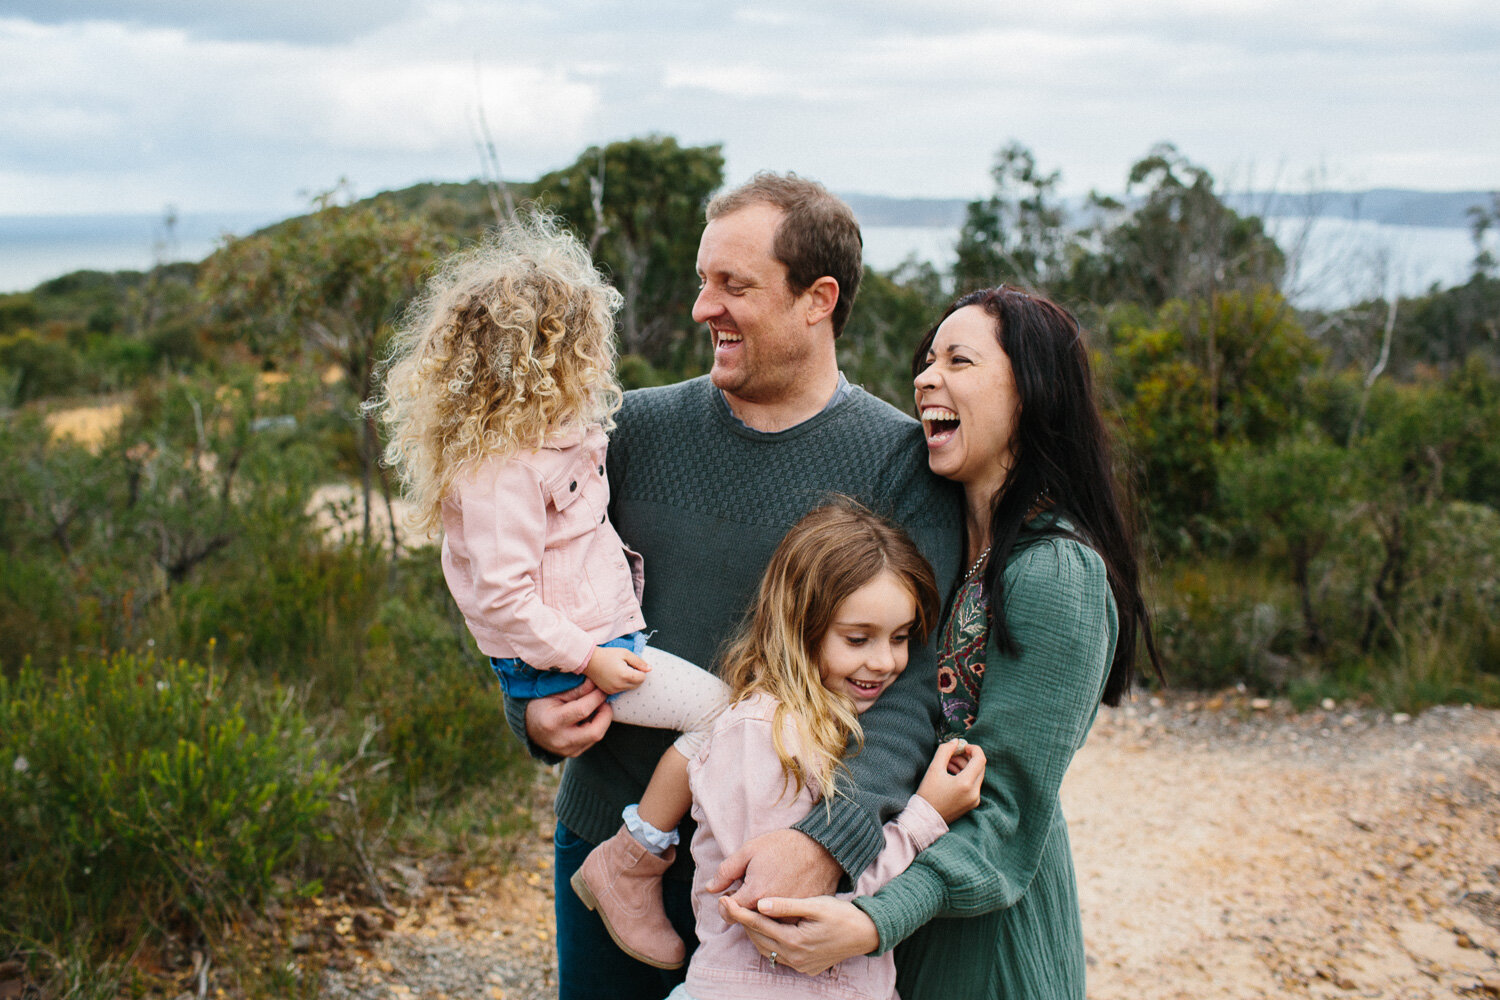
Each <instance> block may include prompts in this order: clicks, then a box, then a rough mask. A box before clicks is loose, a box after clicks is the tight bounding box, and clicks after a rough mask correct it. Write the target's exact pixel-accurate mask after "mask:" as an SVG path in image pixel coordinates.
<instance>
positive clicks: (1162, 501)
mask: <svg viewBox="0 0 1500 1000" xmlns="http://www.w3.org/2000/svg"><path fill="white" fill-rule="evenodd" d="M1114 346H1115V350H1114V354H1113V356H1112V358H1110V365H1109V368H1108V372H1109V375H1110V378H1111V381H1112V384H1113V386H1114V389H1115V394H1116V397H1117V398H1118V399H1119V400H1120V407H1119V418H1120V421H1121V425H1122V428H1123V431H1124V436H1125V440H1126V442H1127V443H1128V444H1129V445H1130V450H1131V453H1132V454H1133V455H1135V456H1136V461H1137V463H1138V465H1137V471H1138V472H1139V473H1140V475H1141V476H1142V480H1143V486H1144V492H1145V494H1146V497H1147V507H1148V510H1149V511H1150V512H1151V515H1152V516H1151V524H1152V530H1153V532H1154V533H1155V534H1156V535H1157V536H1158V538H1161V539H1162V540H1164V541H1165V540H1171V544H1172V546H1173V547H1176V548H1182V547H1186V546H1188V545H1189V544H1190V542H1191V540H1192V539H1194V538H1197V537H1200V536H1201V533H1202V531H1203V529H1204V528H1205V527H1206V519H1211V517H1212V516H1213V514H1214V513H1215V501H1216V497H1217V495H1218V485H1217V484H1218V458H1217V455H1218V453H1219V452H1220V451H1221V450H1222V449H1224V448H1226V447H1229V446H1233V445H1237V444H1251V445H1255V446H1257V447H1265V446H1267V445H1270V444H1272V443H1273V442H1275V441H1276V440H1277V439H1278V438H1279V437H1280V436H1281V435H1283V434H1285V433H1287V432H1288V431H1290V430H1292V429H1293V428H1295V427H1296V426H1297V425H1298V423H1299V422H1300V421H1301V420H1302V419H1303V414H1302V407H1301V404H1300V400H1301V397H1302V385H1303V380H1304V378H1305V377H1306V375H1307V374H1308V372H1309V371H1310V370H1311V369H1312V368H1313V366H1314V365H1315V364H1316V362H1317V360H1318V357H1319V355H1318V351H1317V347H1316V345H1315V344H1314V343H1313V342H1312V340H1311V339H1310V338H1309V337H1308V336H1307V335H1306V333H1305V332H1303V330H1302V327H1301V325H1300V324H1299V323H1298V322H1297V319H1296V316H1295V314H1294V313H1293V312H1292V311H1291V309H1290V308H1289V307H1288V306H1287V304H1286V302H1285V301H1284V300H1283V299H1282V298H1281V296H1280V295H1278V294H1276V293H1275V292H1273V291H1271V290H1270V289H1261V290H1260V291H1258V292H1255V293H1251V294H1244V293H1240V292H1226V293H1223V294H1220V295H1216V296H1214V297H1212V298H1210V299H1206V300H1199V301H1190V302H1184V301H1176V300H1174V301H1172V302H1168V303H1166V304H1165V305H1164V306H1163V308H1162V309H1161V310H1160V312H1159V314H1158V317H1157V321H1156V322H1154V323H1143V322H1139V321H1137V322H1136V323H1130V324H1125V325H1121V327H1120V328H1119V330H1118V331H1117V332H1116V335H1115V345H1114Z"/></svg>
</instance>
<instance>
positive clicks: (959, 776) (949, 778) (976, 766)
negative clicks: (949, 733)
mask: <svg viewBox="0 0 1500 1000" xmlns="http://www.w3.org/2000/svg"><path fill="white" fill-rule="evenodd" d="M983 784H984V751H983V750H981V749H980V748H979V747H978V746H977V745H975V744H973V743H968V742H966V741H964V740H948V741H946V742H943V743H939V744H938V748H937V752H936V753H934V754H933V755H932V764H931V765H930V766H929V767H928V768H927V774H926V775H924V776H923V778H922V784H921V785H919V786H918V787H917V794H918V795H920V796H922V798H924V799H926V800H927V801H928V802H929V803H930V804H931V805H932V807H933V808H934V809H936V810H937V811H938V815H940V816H942V817H943V821H944V822H945V823H949V824H951V823H952V822H953V821H954V820H956V819H958V818H959V817H960V816H962V815H963V814H964V813H966V812H968V811H969V810H970V809H973V808H974V807H975V806H977V805H979V793H980V789H981V787H982V786H983Z"/></svg>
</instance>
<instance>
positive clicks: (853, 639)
mask: <svg viewBox="0 0 1500 1000" xmlns="http://www.w3.org/2000/svg"><path fill="white" fill-rule="evenodd" d="M844 641H845V642H847V643H848V644H849V645H851V646H863V645H864V644H865V643H867V642H869V641H870V640H869V639H868V638H866V637H865V636H862V635H846V636H844Z"/></svg>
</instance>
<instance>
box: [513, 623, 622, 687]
mask: <svg viewBox="0 0 1500 1000" xmlns="http://www.w3.org/2000/svg"><path fill="white" fill-rule="evenodd" d="M599 645H601V646H607V647H609V648H611V649H628V650H630V651H631V652H632V653H634V654H635V655H637V656H639V655H641V653H642V652H644V651H645V649H646V633H644V632H631V633H630V634H629V635H622V636H620V637H619V638H618V639H611V640H609V641H608V642H601V643H600V644H599ZM490 666H491V667H492V668H494V671H495V676H496V677H498V678H500V690H502V691H504V692H505V697H507V698H545V697H547V696H548V695H551V694H560V693H561V692H563V691H571V690H573V689H574V688H576V687H577V686H578V685H580V684H582V683H583V682H584V681H585V680H587V679H588V678H586V677H584V676H583V674H582V673H581V672H580V673H576V674H575V673H573V672H572V671H569V670H538V669H537V668H536V667H533V666H530V665H529V664H527V663H526V662H524V661H522V660H518V659H516V658H515V657H510V656H492V657H490ZM610 697H611V698H613V697H614V695H610Z"/></svg>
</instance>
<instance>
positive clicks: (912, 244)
mask: <svg viewBox="0 0 1500 1000" xmlns="http://www.w3.org/2000/svg"><path fill="white" fill-rule="evenodd" d="M279 219H280V217H279V216H275V215H268V214H267V213H253V212H240V213H218V214H211V213H183V214H182V215H180V216H178V218H177V220H176V224H175V226H174V227H172V229H171V230H170V231H169V230H168V228H167V226H166V225H165V222H164V219H163V217H162V216H160V215H148V214H139V215H76V216H14V215H12V216H0V292H16V291H25V290H27V289H30V288H34V287H35V286H36V285H38V284H40V283H41V282H43V281H46V280H48V279H50V278H56V277H58V276H60V275H63V274H67V273H69V272H72V271H78V270H84V269H92V270H99V271H119V270H145V269H147V268H149V267H151V266H152V265H153V264H154V263H157V262H159V261H162V262H165V261H178V260H202V259H203V258H204V257H206V256H207V255H208V254H209V253H211V252H212V251H213V250H214V248H215V247H216V246H217V245H218V244H219V241H220V240H221V239H222V237H223V236H224V235H225V234H226V233H229V234H233V235H236V236H243V235H245V234H247V233H250V232H254V231H255V230H256V229H259V228H261V227H263V226H267V225H270V224H271V223H273V222H276V221H279ZM1268 224H1269V226H1270V228H1271V231H1272V232H1273V233H1274V234H1275V236H1276V237H1277V239H1278V240H1279V241H1280V242H1281V243H1282V246H1283V248H1285V249H1287V250H1289V251H1291V250H1292V249H1293V248H1294V247H1300V251H1299V252H1298V253H1297V256H1296V263H1297V267H1296V273H1295V275H1294V280H1293V281H1292V283H1291V289H1290V290H1291V293H1292V297H1293V300H1294V301H1296V302H1297V304H1299V305H1303V306H1336V305H1342V304H1344V303H1347V302H1350V301H1356V300H1359V299H1363V298H1368V297H1370V296H1372V295H1375V294H1379V293H1380V291H1381V286H1382V281H1384V282H1386V283H1388V287H1392V288H1394V289H1395V290H1396V291H1398V292H1400V293H1401V294H1407V295H1410V294H1415V293H1418V292H1421V291H1424V290H1426V289H1427V288H1428V287H1429V286H1431V285H1432V284H1434V283H1437V284H1440V285H1455V284H1460V283H1462V282H1463V281H1465V280H1467V279H1468V276H1469V264H1470V262H1471V261H1472V260H1473V257H1474V247H1473V244H1472V243H1471V242H1470V240H1469V234H1468V231H1467V230H1464V229H1459V228H1438V227H1427V226H1393V225H1386V224H1382V223H1375V222H1364V221H1359V222H1355V221H1350V220H1347V219H1333V218H1324V219H1316V220H1314V221H1313V223H1312V224H1311V226H1310V227H1307V226H1306V224H1305V223H1303V221H1302V220H1300V219H1270V220H1268ZM1304 228H1305V229H1306V232H1305V238H1304ZM864 238H865V260H866V262H867V263H868V264H869V265H870V266H871V267H874V268H877V269H879V270H889V269H891V268H894V267H896V266H898V265H899V264H901V262H902V261H904V260H906V259H907V258H908V257H915V258H916V259H917V260H925V261H929V262H931V263H932V264H934V265H936V266H937V267H938V268H940V269H945V268H948V267H950V266H952V264H953V260H954V256H955V251H954V246H955V244H956V242H957V239H958V230H957V228H955V227H949V226H866V227H864ZM1382 276H1383V277H1382Z"/></svg>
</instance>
